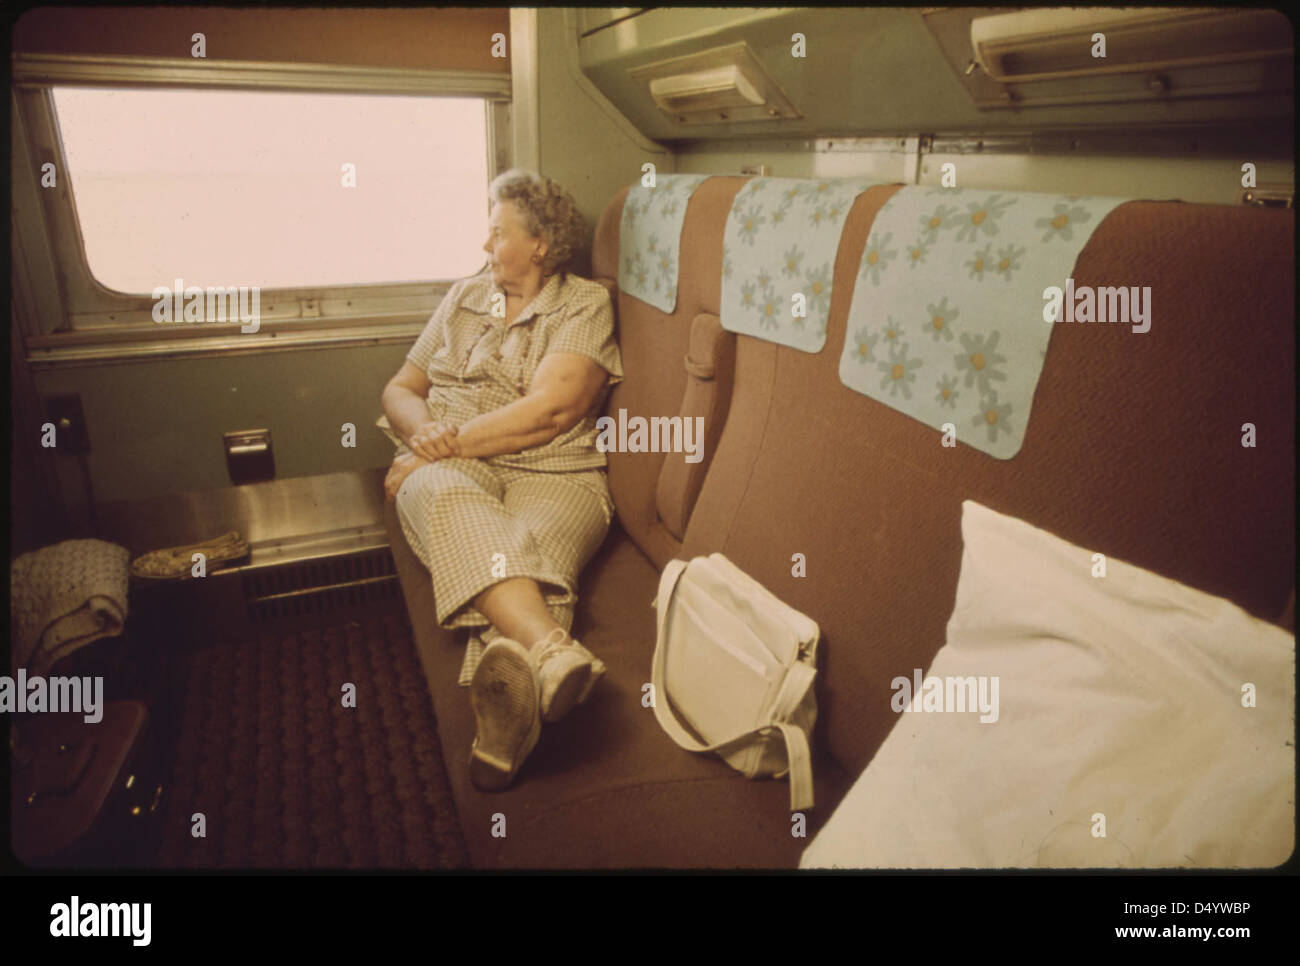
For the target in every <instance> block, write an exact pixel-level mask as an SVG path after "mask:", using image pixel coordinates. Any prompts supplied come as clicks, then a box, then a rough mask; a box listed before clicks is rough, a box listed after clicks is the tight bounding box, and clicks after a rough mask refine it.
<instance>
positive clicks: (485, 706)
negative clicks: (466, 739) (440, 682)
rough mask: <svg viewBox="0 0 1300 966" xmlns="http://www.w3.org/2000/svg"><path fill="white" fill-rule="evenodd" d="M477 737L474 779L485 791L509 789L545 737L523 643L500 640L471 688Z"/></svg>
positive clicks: (472, 755)
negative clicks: (525, 762)
mask: <svg viewBox="0 0 1300 966" xmlns="http://www.w3.org/2000/svg"><path fill="white" fill-rule="evenodd" d="M469 697H470V704H471V705H472V706H473V708H474V724H475V734H474V743H473V745H472V746H471V747H470V756H469V779H470V781H471V782H473V783H474V787H475V788H477V789H478V790H479V791H484V792H499V791H503V790H505V789H506V788H509V787H510V784H511V783H512V782H513V781H514V779H515V773H516V772H518V771H519V768H520V766H521V765H523V763H524V759H526V758H527V757H528V756H529V754H530V753H531V752H532V750H533V749H534V748H535V747H536V746H537V740H538V739H539V738H540V737H541V734H542V722H541V718H540V717H538V708H539V706H540V694H539V681H538V677H537V668H536V665H535V664H534V663H533V661H532V659H531V657H530V656H529V653H528V651H526V650H525V649H524V647H523V645H522V644H517V643H516V642H514V641H512V640H510V639H509V638H507V637H498V638H497V639H496V640H494V641H493V642H492V643H491V644H489V645H488V646H487V647H486V648H485V649H484V651H483V657H482V659H481V660H480V661H479V665H478V669H477V670H475V672H474V680H473V681H472V682H471V683H470V694H469Z"/></svg>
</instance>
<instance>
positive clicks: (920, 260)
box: [724, 185, 1128, 459]
mask: <svg viewBox="0 0 1300 966" xmlns="http://www.w3.org/2000/svg"><path fill="white" fill-rule="evenodd" d="M1127 200H1128V199H1126V198H1100V197H1093V198H1082V197H1075V196H1070V197H1066V196H1063V195H1056V194H1042V193H1037V192H1026V191H986V190H981V189H971V188H933V187H930V188H921V187H917V186H911V185H909V186H907V187H904V188H903V189H902V190H900V191H899V192H898V193H897V194H895V195H894V196H893V197H892V198H890V199H889V201H887V202H886V203H885V204H884V205H883V206H882V207H881V209H880V211H879V213H878V214H877V215H876V220H875V223H874V224H873V225H872V226H871V232H870V234H869V235H868V237H867V243H866V246H865V248H864V250H863V253H862V261H861V264H860V265H859V269H858V274H857V279H856V282H855V286H854V290H853V301H852V302H851V303H850V305H849V317H848V322H847V324H846V326H845V332H846V337H845V340H844V351H843V353H842V354H841V356H840V380H841V381H842V382H843V383H844V384H845V385H846V386H848V387H849V388H850V389H853V390H856V391H857V392H860V393H863V394H864V395H867V396H870V397H871V398H872V399H875V400H877V401H878V402H881V403H884V404H885V405H886V406H890V407H892V408H894V409H896V410H898V411H899V412H901V413H905V414H906V415H908V416H911V417H912V418H913V419H918V420H920V421H921V422H923V423H925V424H926V425H927V426H933V427H934V428H935V429H936V430H938V431H939V432H943V431H944V429H943V427H944V424H945V423H951V424H952V425H953V427H955V428H956V430H957V441H958V442H962V443H966V444H968V445H970V446H974V447H975V448H976V449H979V450H982V451H983V452H985V453H988V454H989V455H990V456H993V457H995V458H997V459H1011V458H1012V457H1013V456H1015V455H1016V453H1018V452H1020V447H1021V445H1022V444H1023V442H1024V434H1025V428H1026V426H1027V425H1028V421H1029V410H1030V404H1031V403H1032V402H1033V397H1034V390H1035V388H1036V387H1037V386H1038V377H1039V375H1040V374H1041V372H1042V369H1043V362H1044V361H1045V360H1046V354H1047V343H1048V340H1049V338H1050V337H1051V334H1052V325H1051V324H1049V323H1045V322H1044V321H1043V309H1044V305H1045V302H1044V299H1043V290H1044V289H1046V288H1048V287H1049V286H1057V287H1064V285H1065V280H1066V278H1068V277H1070V276H1071V275H1073V272H1074V263H1075V259H1077V258H1078V255H1079V252H1080V251H1082V250H1083V246H1084V245H1086V244H1087V243H1088V239H1089V238H1091V237H1092V233H1093V231H1094V230H1096V228H1097V226H1098V225H1099V224H1101V222H1102V220H1103V219H1105V217H1106V216H1107V215H1108V214H1110V213H1111V211H1113V210H1114V209H1115V208H1116V207H1117V206H1118V205H1121V204H1123V203H1124V202H1125V201H1127ZM724 291H725V290H724Z"/></svg>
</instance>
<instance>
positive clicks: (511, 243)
mask: <svg viewBox="0 0 1300 966" xmlns="http://www.w3.org/2000/svg"><path fill="white" fill-rule="evenodd" d="M483 250H484V251H485V252H487V253H488V263H489V265H490V266H491V268H492V280H493V281H494V282H496V283H497V284H498V285H510V286H512V287H516V286H518V287H522V286H524V284H525V283H527V282H528V281H529V280H530V279H534V277H535V278H536V279H540V278H541V275H542V267H541V266H540V265H534V264H533V262H532V257H533V255H537V256H538V257H539V258H540V257H542V256H544V255H545V254H546V242H544V241H542V240H541V239H540V238H536V237H534V236H532V235H529V234H528V230H527V229H526V228H525V227H524V220H523V217H522V216H521V215H520V214H519V209H518V208H516V207H515V205H514V203H513V202H509V201H503V202H498V203H497V204H495V205H493V206H492V213H491V216H490V218H489V220H488V240H487V243H486V244H484V246H483Z"/></svg>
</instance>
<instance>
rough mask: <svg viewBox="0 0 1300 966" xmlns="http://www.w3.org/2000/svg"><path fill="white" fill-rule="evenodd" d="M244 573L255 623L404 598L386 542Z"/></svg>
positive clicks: (247, 603)
mask: <svg viewBox="0 0 1300 966" xmlns="http://www.w3.org/2000/svg"><path fill="white" fill-rule="evenodd" d="M240 578H241V580H242V582H243V590H244V604H245V606H246V607H247V609H248V620H249V623H253V624H259V623H265V622H266V621H273V620H280V619H283V618H291V617H303V616H307V615H311V614H323V613H327V612H329V611H335V610H342V609H345V608H352V607H362V606H365V605H367V604H371V605H373V604H381V603H387V602H392V601H394V600H396V599H398V598H399V597H400V587H399V585H398V582H397V570H396V567H395V565H394V563H393V555H392V553H391V552H390V551H389V549H388V548H387V547H383V548H380V549H378V550H374V551H369V552H366V553H357V554H348V555H344V556H337V557H325V558H322V559H317V560H303V561H298V562H296V563H293V564H289V565H286V566H281V567H269V568H266V569H259V570H251V571H250V570H245V571H243V572H242V573H241V575H240Z"/></svg>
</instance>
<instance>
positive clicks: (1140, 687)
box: [800, 501, 1295, 868]
mask: <svg viewBox="0 0 1300 966" xmlns="http://www.w3.org/2000/svg"><path fill="white" fill-rule="evenodd" d="M962 538H963V540H964V542H965V549H964V552H963V555H962V565H961V577H960V580H959V582H958V586H957V601H956V604H955V606H954V609H953V614H952V617H951V619H950V620H949V622H948V641H947V644H946V645H945V646H944V647H943V648H942V649H941V650H940V651H939V653H938V654H937V655H936V656H935V659H934V663H933V664H932V665H931V667H930V668H929V671H928V673H927V674H926V675H925V678H926V679H927V680H928V679H929V678H931V677H938V678H940V679H947V678H950V677H963V678H964V677H967V676H974V677H975V678H977V679H979V678H980V677H983V678H984V679H985V683H986V684H987V685H988V687H987V688H986V689H985V691H984V692H983V693H984V696H985V697H986V698H987V699H988V700H986V702H985V704H986V706H988V707H991V706H992V705H993V704H994V703H995V702H994V701H993V700H992V699H993V697H994V695H995V694H996V697H997V701H996V705H997V707H996V712H997V718H996V721H993V720H989V721H988V722H987V723H982V722H981V718H985V719H991V718H992V717H993V715H992V714H991V713H981V712H980V711H979V710H975V711H973V712H972V711H966V712H962V711H945V712H938V711H929V712H927V711H924V710H919V708H920V707H922V704H923V702H922V701H921V700H920V699H917V700H916V707H917V708H918V710H908V711H905V712H903V713H900V714H899V715H898V718H899V720H898V723H897V724H896V725H895V726H894V728H893V730H892V731H891V732H890V734H889V736H888V738H886V740H885V742H884V743H883V744H882V745H881V747H880V750H879V751H878V752H877V754H876V756H875V758H874V759H873V760H872V762H871V764H870V765H869V766H868V767H867V769H866V770H865V771H864V772H863V773H862V775H861V777H860V778H859V779H858V781H857V782H856V783H855V784H854V786H853V788H852V789H851V790H850V791H849V793H848V795H847V796H846V797H845V799H844V801H843V802H842V803H841V804H840V806H839V808H838V809H836V811H835V813H834V814H833V815H832V816H831V818H830V819H829V820H828V822H827V824H826V826H825V827H824V828H823V829H822V831H821V833H820V834H819V835H818V836H817V837H816V838H815V839H814V840H813V841H812V843H811V844H810V845H809V846H808V848H807V849H806V850H805V851H804V854H803V858H802V860H801V862H800V866H801V867H803V868H827V867H833V868H1007V867H1017V868H1026V867H1056V868H1114V867H1140V868H1170V867H1198V868H1227V867H1252V868H1258V867H1273V866H1277V865H1280V864H1281V863H1283V862H1285V861H1286V859H1287V858H1288V857H1289V856H1290V854H1291V852H1292V849H1293V847H1294V844H1295V801H1294V794H1293V793H1294V787H1295V748H1294V747H1293V746H1291V743H1292V742H1293V741H1294V737H1295V681H1294V677H1295V637H1294V636H1293V635H1290V634H1287V633H1286V632H1285V631H1283V630H1281V629H1280V628H1278V627H1275V626H1274V625H1272V624H1267V623H1265V622H1263V621H1260V620H1256V619H1255V618H1253V617H1251V616H1250V615H1248V614H1247V613H1245V611H1243V610H1241V609H1240V608H1239V607H1237V606H1235V605H1234V604H1232V603H1231V602H1229V601H1227V600H1224V599H1222V598H1219V597H1213V596H1211V595H1209V594H1205V593H1202V592H1201V591H1198V590H1193V589H1192V588H1190V587H1187V586H1185V585H1183V584H1180V583H1178V582H1176V581H1173V580H1168V579H1166V578H1164V577H1159V576H1157V575H1156V574H1153V573H1151V572H1149V571H1146V570H1143V569H1141V568H1139V567H1134V566H1131V565H1129V564H1126V563H1122V562H1121V561H1118V560H1115V559H1107V560H1106V561H1105V566H1106V576H1104V577H1095V576H1093V570H1094V561H1093V554H1094V553H1095V552H1096V551H1095V550H1085V549H1082V548H1079V547H1076V546H1073V545H1072V544H1069V543H1066V542H1065V541H1064V540H1061V539H1059V538H1058V537H1055V536H1052V535H1051V534H1049V533H1047V532H1046V531H1043V530H1039V529H1038V528H1036V527H1033V526H1030V525H1029V524H1027V523H1024V522H1022V521H1020V520H1016V519H1014V518H1012V517H1008V516H1003V515H1002V514H1000V513H995V512H994V511H992V510H989V509H988V508H986V507H983V506H980V505H979V504H977V503H973V502H971V501H966V502H965V503H963V504H962ZM897 674H898V676H899V679H904V678H905V679H908V680H909V681H910V680H911V679H912V678H913V669H912V668H903V667H900V668H899V669H898V671H897ZM994 677H996V678H997V679H998V680H997V690H996V692H995V691H994V690H993V687H992V685H993V678H994ZM899 679H895V684H897V685H898V688H897V690H896V691H895V692H894V693H895V702H896V706H897V707H902V706H904V703H905V698H906V694H907V692H906V690H905V689H904V688H903V687H902V686H901V681H899ZM1246 684H1251V685H1253V686H1254V692H1255V694H1254V703H1255V707H1253V708H1250V707H1244V706H1243V700H1244V699H1243V686H1244V685H1246ZM933 690H934V686H933V685H923V687H922V695H921V696H920V698H923V697H924V695H925V693H926V692H933ZM956 696H957V689H954V690H953V693H952V695H951V697H952V698H955V697H956ZM948 701H949V696H948V694H947V688H945V694H944V696H943V701H942V702H940V701H939V700H938V699H937V698H933V697H932V698H931V702H932V703H931V706H932V707H940V706H942V704H944V703H947V702H948ZM1101 817H1104V818H1101ZM1103 821H1104V832H1105V835H1104V837H1101V836H1098V835H1096V834H1095V833H1096V832H1099V831H1102V829H1103V826H1102V822H1103Z"/></svg>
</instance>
